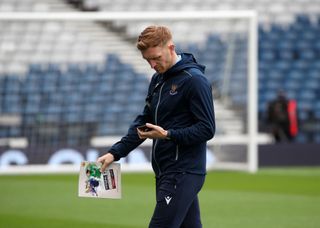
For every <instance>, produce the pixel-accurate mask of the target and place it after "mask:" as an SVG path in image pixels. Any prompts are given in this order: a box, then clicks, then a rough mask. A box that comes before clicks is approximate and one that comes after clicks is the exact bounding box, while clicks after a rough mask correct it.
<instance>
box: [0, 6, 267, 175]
mask: <svg viewBox="0 0 320 228" xmlns="http://www.w3.org/2000/svg"><path fill="white" fill-rule="evenodd" d="M238 20H241V21H244V22H245V23H246V24H247V25H246V29H245V30H244V31H245V33H246V34H244V36H245V37H246V41H245V42H246V43H245V44H244V45H246V48H247V50H246V55H247V56H246V67H245V68H246V74H247V79H246V83H247V85H246V87H247V88H246V89H247V91H246V93H247V94H246V99H247V100H246V102H245V103H246V106H245V108H244V109H245V110H242V113H244V115H245V117H244V119H245V121H244V124H245V126H244V128H245V130H244V132H242V133H236V134H232V133H231V134H230V133H228V134H219V127H220V126H217V130H218V134H217V135H216V136H215V137H214V138H213V139H212V140H210V141H209V142H208V146H215V145H225V144H237V145H244V146H245V147H246V149H245V150H246V156H247V158H246V162H245V164H243V165H242V166H239V167H240V169H242V170H247V171H249V172H251V173H255V172H256V171H257V169H258V143H259V141H262V142H263V141H268V140H267V139H264V138H259V135H258V127H257V125H258V124H257V123H258V114H257V113H258V108H257V102H258V86H257V77H258V76H257V59H258V54H257V52H258V47H257V45H258V18H257V14H256V12H255V11H195V12H194V11H192V12H190V11H174V12H173V11H169V12H86V13H82V12H63V13H60V12H59V13H58V12H57V13H53V12H52V13H51V12H50V13H48V12H39V13H38V12H32V13H25V12H2V13H1V14H0V23H1V24H4V23H8V22H11V23H12V22H19V23H28V22H48V21H54V22H74V23H81V22H99V23H106V22H113V23H114V25H113V28H112V29H113V31H115V33H116V34H123V30H125V29H123V27H125V26H124V25H125V24H126V23H129V26H127V27H130V25H132V23H141V24H143V23H150V22H153V23H158V22H161V23H162V22H164V21H165V22H166V23H168V26H170V23H175V22H179V21H180V22H183V23H186V24H188V23H192V26H197V24H196V22H197V21H199V26H200V22H201V23H204V21H238ZM117 26H118V27H117ZM202 26H203V27H204V28H206V29H205V30H206V31H205V32H204V34H205V35H210V34H209V32H210V26H211V25H210V26H207V27H206V25H205V24H204V25H202ZM186 28H187V29H188V30H189V34H190V36H193V35H194V34H192V32H193V28H192V27H189V26H188V25H187V26H186ZM212 28H213V29H217V30H223V29H224V28H223V26H221V27H220V28H215V27H214V26H212ZM127 30H129V29H128V28H127ZM57 31H58V30H57ZM88 31H90V30H88ZM196 31H198V30H196ZM129 32H130V31H129ZM136 32H140V31H136ZM0 33H1V31H0ZM173 33H174V34H173V35H174V36H175V31H173ZM229 33H232V31H229ZM181 37H182V38H185V39H187V38H188V37H183V36H181ZM196 39H198V38H196ZM106 42H108V41H106ZM192 42H193V41H191V43H192ZM99 44H101V42H100V43H99ZM106 45H108V44H107V43H106ZM98 48H99V47H98ZM227 49H228V47H227ZM185 51H188V50H185ZM230 53H231V54H232V55H231V57H232V56H234V55H235V53H234V51H231V52H230ZM31 63H32V62H31ZM200 63H201V62H200ZM146 71H147V70H146ZM147 76H150V75H147ZM231 92H232V91H231ZM2 115H3V113H0V118H1V116H2ZM240 119H241V118H240ZM50 126H51V125H50ZM50 126H49V128H50ZM0 127H2V126H0ZM108 135H110V134H108ZM17 138H19V139H21V137H17ZM118 139H119V138H118V137H109V136H105V135H97V136H93V137H91V138H90V139H89V142H90V143H91V146H93V147H95V148H96V147H97V148H99V147H101V148H107V147H109V146H110V145H111V144H113V143H114V142H116V140H118ZM13 140H14V138H13ZM1 141H2V142H5V141H6V140H4V139H2V140H1ZM29 144H30V143H29ZM144 145H145V146H150V142H146V143H145V144H144ZM0 146H4V145H0ZM5 146H8V145H5ZM75 147H76V145H75ZM22 150H23V149H22ZM0 152H1V151H0ZM82 157H83V158H88V156H87V157H85V156H84V155H83V154H82ZM3 158H4V151H2V154H0V160H1V159H3ZM0 164H1V163H0ZM137 167H138V169H139V166H137ZM140 167H141V166H140ZM208 167H209V168H215V167H218V168H223V167H225V168H226V169H233V168H234V167H237V166H236V165H235V166H234V163H232V162H231V163H228V162H226V165H225V166H224V165H223V162H221V166H219V164H218V165H216V164H215V163H214V164H213V165H212V166H210V165H209V166H208ZM51 168H52V167H51ZM235 169H237V168H235ZM1 170H4V169H1V167H0V172H1ZM42 170H43V169H42ZM50 170H52V169H50Z"/></svg>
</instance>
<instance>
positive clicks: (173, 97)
mask: <svg viewBox="0 0 320 228" xmlns="http://www.w3.org/2000/svg"><path fill="white" fill-rule="evenodd" d="M204 69H205V67H204V66H202V65H200V64H198V63H197V62H196V60H195V58H194V57H193V55H192V54H188V53H183V54H181V60H180V61H179V62H178V63H176V64H175V65H174V66H173V67H171V68H170V69H169V70H168V71H166V72H165V73H164V74H157V73H156V74H154V75H153V77H152V80H151V82H150V85H149V90H148V96H147V98H146V105H145V107H144V110H143V113H142V114H140V115H138V116H137V118H136V119H135V121H134V122H133V124H132V125H131V126H130V128H129V130H128V133H127V135H126V136H124V137H123V138H122V139H121V141H119V142H117V143H116V144H114V145H113V146H112V147H111V148H110V150H109V152H110V153H112V154H113V155H114V157H115V161H117V160H119V159H120V158H121V157H125V156H126V155H127V154H128V153H129V152H130V151H132V150H133V149H135V148H136V147H137V146H139V145H140V144H141V143H142V142H143V141H144V140H142V139H139V137H138V134H137V129H136V128H137V127H138V126H140V125H143V124H145V123H147V122H149V123H152V124H155V125H159V126H161V127H162V128H163V129H165V130H168V131H169V136H170V140H168V139H155V140H154V142H153V148H152V167H153V170H154V172H155V174H156V176H161V175H162V174H166V173H171V172H187V173H193V174H205V173H206V142H207V141H208V140H209V139H211V138H212V137H213V136H214V133H215V117H214V108H213V100H212V89H211V85H210V83H209V82H208V80H207V78H206V77H205V76H204Z"/></svg>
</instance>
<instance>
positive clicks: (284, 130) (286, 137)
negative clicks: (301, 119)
mask: <svg viewBox="0 0 320 228" xmlns="http://www.w3.org/2000/svg"><path fill="white" fill-rule="evenodd" d="M267 122H268V123H269V124H271V132H272V135H273V137H274V140H275V141H276V142H282V141H291V140H292V139H293V138H294V137H295V136H296V135H297V133H298V123H297V115H296V102H295V101H294V100H288V99H287V97H286V95H285V93H284V92H283V91H282V90H280V91H278V94H277V97H276V99H274V100H272V101H271V102H270V103H269V104H268V113H267Z"/></svg>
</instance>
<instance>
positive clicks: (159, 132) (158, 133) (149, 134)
mask: <svg viewBox="0 0 320 228" xmlns="http://www.w3.org/2000/svg"><path fill="white" fill-rule="evenodd" d="M146 126H147V127H148V128H150V129H151V130H150V131H140V130H139V129H138V128H137V132H138V135H139V138H140V139H147V138H148V139H165V138H167V135H168V131H166V130H164V129H163V128H162V127H160V126H158V125H153V124H151V123H146Z"/></svg>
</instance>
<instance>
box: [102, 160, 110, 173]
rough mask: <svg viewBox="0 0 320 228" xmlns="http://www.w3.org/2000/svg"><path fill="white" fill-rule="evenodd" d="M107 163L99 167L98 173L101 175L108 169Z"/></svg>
mask: <svg viewBox="0 0 320 228" xmlns="http://www.w3.org/2000/svg"><path fill="white" fill-rule="evenodd" d="M108 165H109V163H108V162H104V163H103V164H102V166H101V169H100V171H101V172H102V173H103V172H104V171H106V169H107V167H108Z"/></svg>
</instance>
